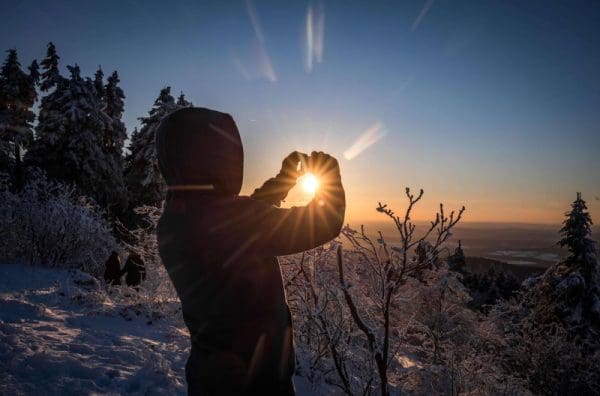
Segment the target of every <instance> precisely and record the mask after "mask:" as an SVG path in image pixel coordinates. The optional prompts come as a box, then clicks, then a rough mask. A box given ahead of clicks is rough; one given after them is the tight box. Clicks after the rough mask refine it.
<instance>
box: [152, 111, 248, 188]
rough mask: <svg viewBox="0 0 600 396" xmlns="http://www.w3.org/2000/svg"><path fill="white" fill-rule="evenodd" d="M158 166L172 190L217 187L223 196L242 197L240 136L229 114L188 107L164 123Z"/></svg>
mask: <svg viewBox="0 0 600 396" xmlns="http://www.w3.org/2000/svg"><path fill="white" fill-rule="evenodd" d="M156 152H157V155H158V165H159V168H160V171H161V173H162V175H163V177H164V178H165V181H166V183H167V185H168V186H170V187H171V188H172V189H183V190H185V189H189V190H197V189H202V186H206V185H213V186H214V190H215V191H216V192H218V193H222V194H236V195H237V194H239V192H240V189H241V188H242V177H243V171H244V151H243V148H242V140H241V138H240V133H239V131H238V129H237V126H236V125H235V121H233V118H232V117H231V116H230V115H229V114H225V113H220V112H218V111H214V110H209V109H204V108H199V107H186V108H183V109H179V110H176V111H174V112H173V113H171V114H169V115H168V116H166V117H165V118H164V119H163V120H162V121H161V123H160V126H159V127H158V131H157V133H156Z"/></svg>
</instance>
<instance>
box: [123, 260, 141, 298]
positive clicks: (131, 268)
mask: <svg viewBox="0 0 600 396" xmlns="http://www.w3.org/2000/svg"><path fill="white" fill-rule="evenodd" d="M122 274H126V275H125V283H126V284H127V286H130V287H133V288H135V289H136V290H137V289H138V287H139V286H140V283H142V281H143V280H146V267H145V266H144V260H142V256H140V255H139V254H138V253H136V252H131V253H129V257H127V261H126V262H125V267H123V271H122Z"/></svg>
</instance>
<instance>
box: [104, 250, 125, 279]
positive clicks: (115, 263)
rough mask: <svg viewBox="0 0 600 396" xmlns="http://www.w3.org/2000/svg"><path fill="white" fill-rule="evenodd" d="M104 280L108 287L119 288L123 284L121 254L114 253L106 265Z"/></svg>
mask: <svg viewBox="0 0 600 396" xmlns="http://www.w3.org/2000/svg"><path fill="white" fill-rule="evenodd" d="M104 266H105V268H104V280H105V281H106V284H107V285H111V286H118V285H120V284H121V259H120V258H119V254H118V253H117V252H115V251H113V252H112V253H111V254H110V257H109V258H108V260H106V264H104Z"/></svg>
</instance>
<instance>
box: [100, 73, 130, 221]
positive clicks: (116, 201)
mask: <svg viewBox="0 0 600 396" xmlns="http://www.w3.org/2000/svg"><path fill="white" fill-rule="evenodd" d="M99 71H100V70H99ZM96 74H98V72H96ZM119 81H120V80H119V75H118V73H117V72H116V71H114V72H113V73H112V74H111V75H110V76H109V77H108V79H107V83H106V85H105V86H103V87H102V91H101V92H102V94H103V101H104V112H105V113H106V115H107V116H108V117H109V118H110V125H109V128H106V129H105V132H104V136H103V145H104V151H105V154H106V156H107V162H108V171H109V174H108V175H107V186H110V190H111V191H110V192H111V194H110V196H111V205H112V206H113V208H112V210H111V212H113V213H116V214H120V213H122V212H123V211H124V210H125V208H126V206H127V189H126V186H125V177H124V175H123V168H124V158H123V145H124V143H125V139H127V129H126V127H125V124H124V123H123V121H122V119H121V118H122V117H123V112H124V109H125V102H124V99H125V94H124V93H123V90H122V89H121V87H119V85H118V84H119ZM95 85H96V84H95ZM96 91H97V92H100V91H99V89H98V88H97V87H96ZM109 209H110V208H109Z"/></svg>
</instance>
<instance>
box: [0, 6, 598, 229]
mask: <svg viewBox="0 0 600 396" xmlns="http://www.w3.org/2000/svg"><path fill="white" fill-rule="evenodd" d="M0 5H1V9H2V12H1V13H0V20H1V21H2V23H0V49H3V50H4V49H6V50H7V49H9V48H16V49H17V50H18V52H19V57H20V60H21V62H22V63H23V64H24V65H25V64H29V63H30V62H31V60H33V59H34V58H37V59H38V60H40V59H42V58H43V57H44V55H45V52H46V44H47V43H48V42H49V41H52V42H54V44H55V45H56V47H57V49H58V53H59V55H60V56H61V70H63V71H64V72H65V73H66V65H67V64H74V63H77V64H78V65H79V66H80V67H81V69H82V73H83V74H85V75H89V76H92V75H93V73H94V71H95V70H96V69H97V67H98V65H101V66H102V68H103V70H104V71H105V74H108V73H110V72H112V71H113V70H117V71H118V72H119V75H120V77H121V86H122V87H123V89H124V91H125V95H126V101H125V106H126V108H125V116H124V119H125V123H126V125H127V128H128V132H129V133H131V131H133V128H134V127H136V126H138V125H139V122H138V120H137V118H138V117H141V116H144V115H146V114H147V112H148V111H149V110H150V108H151V106H152V103H153V102H154V99H155V98H156V97H157V95H158V93H159V91H160V89H161V88H162V87H164V86H171V87H172V92H173V94H179V92H181V91H183V92H184V93H185V94H186V97H187V98H188V99H189V100H191V101H192V102H193V103H194V105H196V106H201V107H208V108H212V109H215V110H219V111H223V112H227V113H230V114H232V116H233V117H234V119H235V120H236V122H237V125H238V127H239V129H240V133H241V135H242V140H243V144H244V147H245V170H244V175H245V176H244V187H243V190H242V192H243V193H246V194H248V193H251V192H252V191H253V189H254V188H256V187H258V186H259V185H260V184H261V183H262V181H264V180H266V179H267V178H269V177H271V176H273V175H275V174H276V173H277V172H278V170H279V166H280V163H281V159H283V158H284V157H285V156H286V155H287V154H288V153H289V152H291V151H293V150H301V151H305V152H310V151H312V150H319V151H325V152H328V153H330V154H331V155H334V156H335V157H337V158H338V159H339V162H340V166H341V171H342V178H343V183H344V186H345V188H346V191H347V201H348V208H347V221H348V222H350V223H351V224H358V223H360V222H367V221H375V220H377V219H380V218H381V216H382V215H381V214H379V213H377V212H376V211H375V207H376V206H377V202H379V201H381V202H386V203H388V204H389V205H390V206H392V207H394V208H397V210H396V211H397V212H400V211H401V209H402V208H403V207H404V205H405V202H406V200H405V196H404V189H405V187H411V188H412V189H414V190H416V191H418V189H420V188H423V189H424V190H425V195H424V198H423V200H422V204H421V205H420V206H419V207H418V209H417V210H416V211H415V215H414V219H416V220H426V219H428V218H431V217H432V215H433V214H434V212H435V211H436V209H437V205H438V204H439V203H440V202H444V203H445V207H446V209H447V210H451V209H458V208H460V207H461V206H462V205H464V206H466V208H467V210H466V212H465V217H464V220H465V221H472V222H525V223H559V222H560V221H562V219H563V215H564V212H565V211H566V210H567V209H568V208H569V204H570V203H571V202H572V201H573V200H574V199H575V193H576V192H577V191H581V192H582V193H583V197H584V199H586V200H587V201H588V206H589V208H590V211H591V214H592V218H593V219H594V220H595V221H596V222H600V201H599V200H598V199H597V198H596V197H600V2H594V1H591V2H583V1H553V2H543V1H532V2H526V1H520V2H505V1H465V2H462V1H436V0H424V1H423V0H419V1H406V2H404V1H403V2H399V1H375V0H372V1H348V0H339V1H328V0H324V1H312V2H306V1H261V0H253V1H250V0H248V1H243V0H240V1H237V0H234V1H169V2H164V1H155V2H154V1H134V0H120V1H112V2H111V1H98V2H93V1H86V2H80V1H71V2H69V1H51V2H48V1H27V0H24V1H20V2H14V1H5V0H0ZM292 201H293V200H292Z"/></svg>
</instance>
